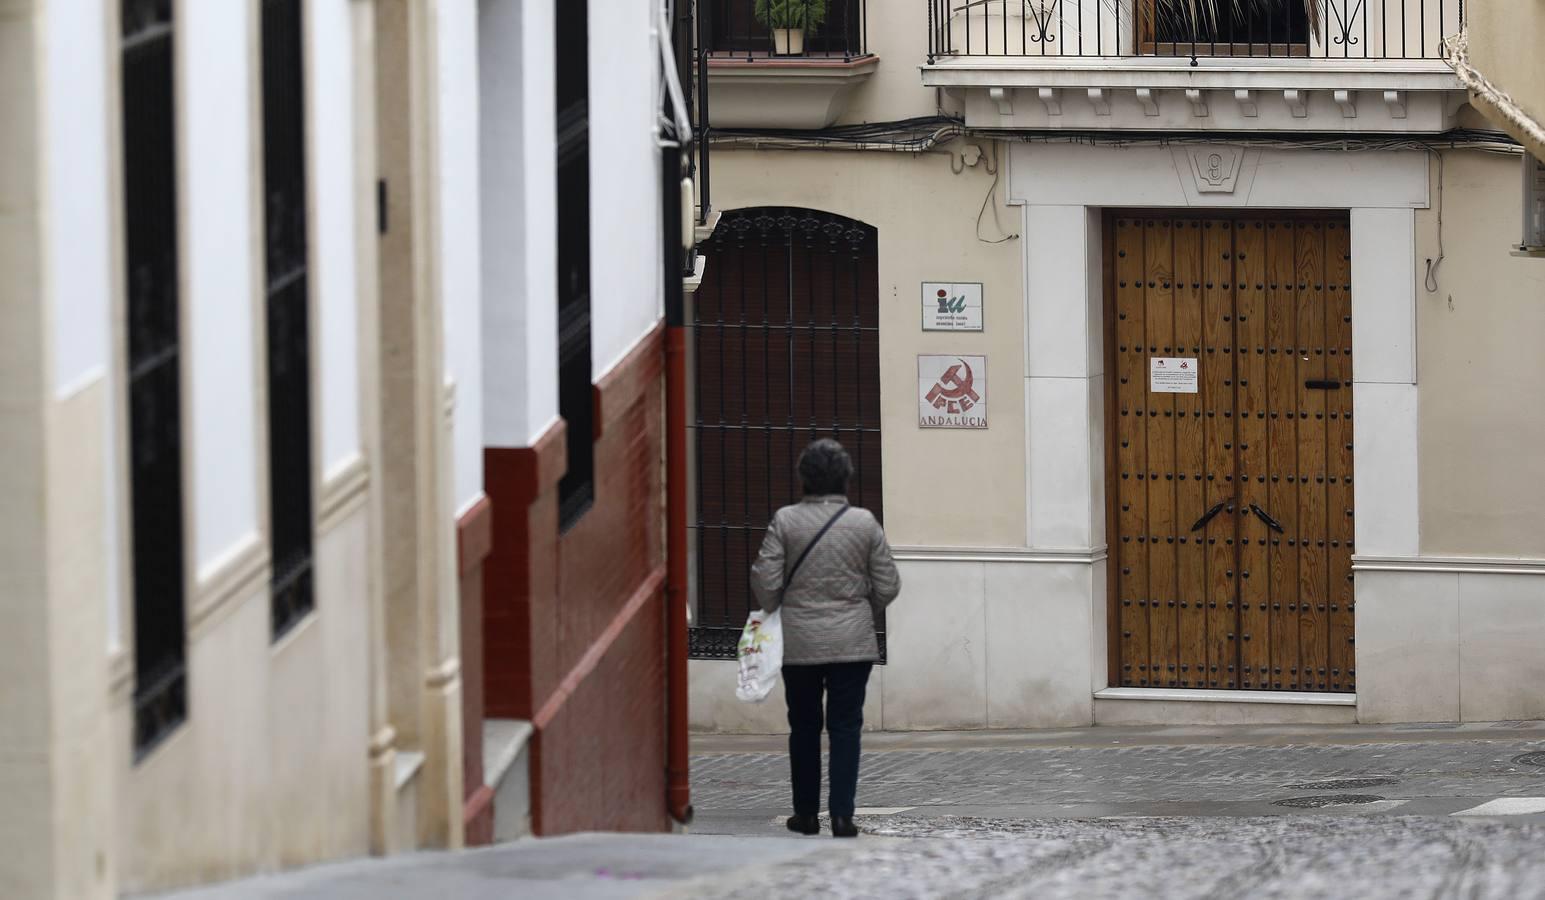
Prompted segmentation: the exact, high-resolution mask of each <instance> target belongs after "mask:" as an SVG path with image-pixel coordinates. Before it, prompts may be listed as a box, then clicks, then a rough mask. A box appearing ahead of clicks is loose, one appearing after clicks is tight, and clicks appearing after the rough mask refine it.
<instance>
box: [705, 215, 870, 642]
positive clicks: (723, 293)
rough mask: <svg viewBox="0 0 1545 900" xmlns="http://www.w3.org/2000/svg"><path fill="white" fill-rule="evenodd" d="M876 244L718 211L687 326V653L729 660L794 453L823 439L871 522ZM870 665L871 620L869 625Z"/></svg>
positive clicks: (785, 493)
mask: <svg viewBox="0 0 1545 900" xmlns="http://www.w3.org/2000/svg"><path fill="white" fill-rule="evenodd" d="M877 238H878V233H877V232H876V231H875V229H874V228H872V227H870V226H868V225H865V224H863V223H861V222H856V221H854V220H852V219H846V218H843V217H841V216H837V215H833V214H830V213H824V212H817V211H815V210H808V209H794V208H782V207H775V208H755V209H742V210H731V211H727V212H725V213H724V214H723V217H722V218H721V219H720V221H719V227H718V228H717V229H716V230H715V232H714V235H713V237H712V239H710V240H709V241H708V242H706V244H705V245H704V247H703V252H704V254H706V255H707V256H708V257H709V259H708V264H707V267H706V270H705V276H704V281H703V285H702V287H701V288H700V289H699V290H698V292H697V294H696V295H695V302H694V304H693V310H692V315H693V321H692V323H691V329H692V342H693V359H694V365H695V367H696V369H695V373H694V385H695V387H694V391H695V395H696V400H695V404H694V405H695V407H696V417H695V419H694V421H693V425H692V428H693V439H694V443H695V447H696V454H695V458H696V460H697V475H696V481H697V491H696V493H697V520H696V523H695V524H694V525H693V532H694V540H695V544H696V546H697V580H698V585H697V586H698V590H697V597H698V605H697V615H696V616H695V618H694V624H693V628H692V629H691V633H690V636H689V645H688V653H689V655H690V656H692V657H694V658H699V659H734V658H735V656H736V653H735V649H736V644H737V642H738V641H739V639H740V631H741V628H742V627H743V626H744V624H745V620H746V615H747V614H748V613H749V612H750V611H751V610H752V609H753V608H754V606H755V600H754V599H753V598H752V596H751V590H750V584H749V573H750V566H751V563H752V561H753V560H754V559H755V558H756V554H757V551H758V550H759V549H760V547H761V544H762V536H763V534H764V533H765V531H766V528H767V523H768V522H769V521H771V519H772V515H773V513H774V512H776V511H777V509H778V508H779V507H781V506H784V505H786V504H789V503H793V502H795V501H797V500H798V499H799V495H800V485H799V481H798V477H797V475H796V473H795V466H796V463H797V462H798V459H799V454H800V452H801V451H803V450H804V448H805V446H806V445H807V444H808V443H809V442H810V441H811V440H814V439H815V438H819V437H834V438H836V439H837V440H839V441H841V442H842V443H843V445H844V446H845V447H846V448H847V449H848V452H849V453H850V454H851V455H852V457H853V460H854V463H855V468H856V472H855V475H854V479H853V481H852V483H851V484H850V485H849V491H848V496H849V499H850V500H851V501H852V502H853V503H854V504H856V505H859V506H863V507H865V508H867V509H869V510H870V511H872V512H873V513H874V514H875V515H876V516H877V517H883V515H884V509H883V497H882V490H881V482H880V472H881V465H882V453H881V449H882V447H881V443H882V442H881V437H882V435H881V433H880V404H879V284H878V278H879V271H878V239H877ZM876 625H877V631H878V636H879V645H880V652H881V659H882V661H883V660H884V659H885V658H886V657H885V647H886V643H885V630H884V620H883V617H882V618H881V620H880V621H879V622H877V623H876Z"/></svg>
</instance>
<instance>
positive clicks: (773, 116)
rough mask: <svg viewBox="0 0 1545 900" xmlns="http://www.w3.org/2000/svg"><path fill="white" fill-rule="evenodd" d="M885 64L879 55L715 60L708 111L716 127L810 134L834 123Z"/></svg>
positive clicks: (710, 65) (711, 66) (710, 67)
mask: <svg viewBox="0 0 1545 900" xmlns="http://www.w3.org/2000/svg"><path fill="white" fill-rule="evenodd" d="M879 65H880V58H879V57H878V56H872V55H871V56H860V57H857V58H856V59H850V60H845V59H824V58H816V57H796V58H778V57H771V58H769V57H760V58H754V59H746V58H712V59H710V60H709V62H708V108H709V109H710V110H712V111H713V112H712V115H711V118H712V121H713V127H714V128H730V129H734V128H776V129H792V130H800V131H808V130H813V129H817V128H825V127H826V126H828V125H831V124H833V123H834V122H836V121H837V119H838V118H839V117H841V116H842V114H843V112H845V111H846V110H847V107H848V101H849V100H850V99H851V97H852V94H853V91H854V89H855V88H857V87H858V86H859V85H861V84H863V83H864V82H865V81H867V80H869V76H870V75H873V74H874V70H875V69H876V68H877V67H878V66H879Z"/></svg>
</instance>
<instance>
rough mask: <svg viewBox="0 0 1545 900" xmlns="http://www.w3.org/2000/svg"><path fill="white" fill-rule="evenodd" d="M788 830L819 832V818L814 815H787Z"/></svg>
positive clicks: (806, 832)
mask: <svg viewBox="0 0 1545 900" xmlns="http://www.w3.org/2000/svg"><path fill="white" fill-rule="evenodd" d="M787 824H788V826H789V830H790V831H792V832H794V833H795V834H820V833H821V820H820V819H817V818H816V817H815V816H789V821H788V823H787Z"/></svg>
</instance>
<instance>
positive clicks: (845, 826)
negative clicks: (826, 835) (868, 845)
mask: <svg viewBox="0 0 1545 900" xmlns="http://www.w3.org/2000/svg"><path fill="white" fill-rule="evenodd" d="M832 837H849V838H850V837H858V826H857V825H854V824H853V817H852V816H832Z"/></svg>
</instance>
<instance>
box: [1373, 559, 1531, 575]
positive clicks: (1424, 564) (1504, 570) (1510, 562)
mask: <svg viewBox="0 0 1545 900" xmlns="http://www.w3.org/2000/svg"><path fill="white" fill-rule="evenodd" d="M1352 571H1354V572H1428V573H1433V574H1450V575H1453V574H1459V575H1545V559H1530V558H1527V557H1520V558H1513V559H1509V558H1505V557H1490V556H1354V557H1352Z"/></svg>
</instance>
